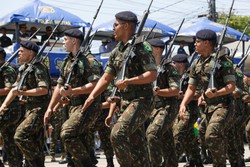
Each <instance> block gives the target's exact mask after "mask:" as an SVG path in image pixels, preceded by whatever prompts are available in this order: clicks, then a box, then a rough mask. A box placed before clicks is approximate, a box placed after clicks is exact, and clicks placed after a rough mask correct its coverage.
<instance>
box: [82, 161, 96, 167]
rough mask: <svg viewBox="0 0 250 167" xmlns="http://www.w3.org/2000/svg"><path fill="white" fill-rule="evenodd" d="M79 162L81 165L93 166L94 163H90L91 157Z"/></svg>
mask: <svg viewBox="0 0 250 167" xmlns="http://www.w3.org/2000/svg"><path fill="white" fill-rule="evenodd" d="M81 164H82V166H81V167H95V165H93V164H92V162H91V159H85V160H83V161H81Z"/></svg>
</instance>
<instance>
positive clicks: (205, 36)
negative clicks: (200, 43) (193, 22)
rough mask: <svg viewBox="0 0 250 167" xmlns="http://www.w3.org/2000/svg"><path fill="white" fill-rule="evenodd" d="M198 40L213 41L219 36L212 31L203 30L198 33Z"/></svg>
mask: <svg viewBox="0 0 250 167" xmlns="http://www.w3.org/2000/svg"><path fill="white" fill-rule="evenodd" d="M196 38H198V39H201V40H208V41H213V40H216V39H217V35H216V33H215V32H214V31H212V30H209V29H203V30H200V31H198V32H197V33H196Z"/></svg>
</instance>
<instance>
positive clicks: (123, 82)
mask: <svg viewBox="0 0 250 167" xmlns="http://www.w3.org/2000/svg"><path fill="white" fill-rule="evenodd" d="M115 85H116V86H117V88H118V89H120V90H124V89H126V87H127V86H128V84H127V81H126V80H118V81H117V82H116V83H115Z"/></svg>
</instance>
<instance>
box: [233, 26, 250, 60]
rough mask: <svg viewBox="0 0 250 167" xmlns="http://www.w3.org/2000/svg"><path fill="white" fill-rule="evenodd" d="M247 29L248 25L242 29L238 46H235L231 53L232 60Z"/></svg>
mask: <svg viewBox="0 0 250 167" xmlns="http://www.w3.org/2000/svg"><path fill="white" fill-rule="evenodd" d="M247 29H248V24H247V25H246V27H245V28H244V31H243V32H242V34H241V36H240V39H239V42H238V44H237V46H236V48H235V50H234V52H233V54H232V59H233V58H234V56H235V55H236V52H237V51H238V47H239V45H240V42H241V41H242V39H243V37H244V35H245V33H246V31H247Z"/></svg>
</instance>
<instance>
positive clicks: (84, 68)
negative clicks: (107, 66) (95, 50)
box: [57, 53, 101, 99]
mask: <svg viewBox="0 0 250 167" xmlns="http://www.w3.org/2000/svg"><path fill="white" fill-rule="evenodd" d="M75 59H76V57H74V56H73V55H72V53H70V54H69V55H68V56H67V57H66V58H65V59H64V62H63V64H62V67H61V73H60V76H59V78H58V80H57V83H59V84H61V85H64V84H65V83H66V81H67V78H68V75H69V73H70V72H71V71H72V77H71V80H70V85H71V87H72V88H76V87H80V86H83V85H85V84H87V83H90V82H94V81H97V80H98V79H99V78H100V69H101V65H100V63H99V62H98V61H97V60H96V59H95V57H94V56H93V55H92V54H90V53H86V54H85V55H84V54H80V55H79V56H78V62H77V65H75V66H74V68H73V69H72V63H73V62H74V60H75ZM76 96H77V98H82V99H86V98H87V95H71V97H70V98H74V97H76Z"/></svg>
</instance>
